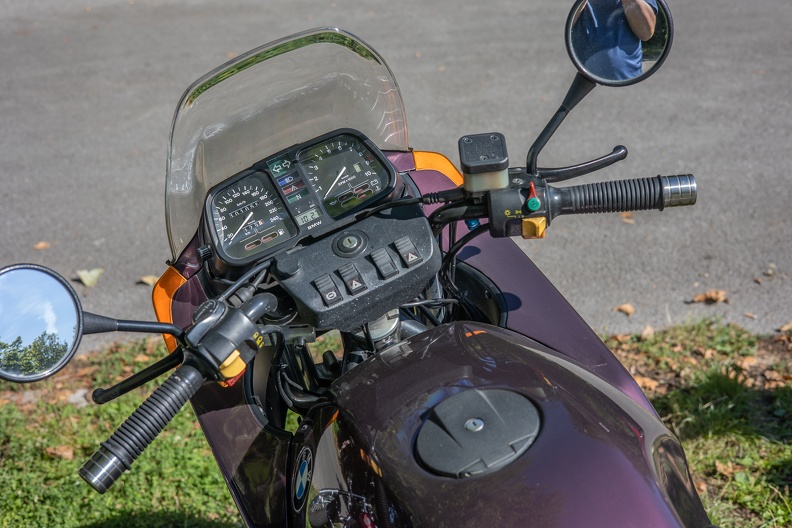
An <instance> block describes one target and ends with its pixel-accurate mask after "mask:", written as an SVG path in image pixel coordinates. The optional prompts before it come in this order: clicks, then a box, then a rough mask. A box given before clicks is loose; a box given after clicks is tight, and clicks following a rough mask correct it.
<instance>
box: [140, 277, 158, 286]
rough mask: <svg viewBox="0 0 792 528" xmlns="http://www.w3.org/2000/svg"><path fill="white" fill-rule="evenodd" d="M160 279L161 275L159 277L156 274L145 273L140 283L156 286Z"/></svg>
mask: <svg viewBox="0 0 792 528" xmlns="http://www.w3.org/2000/svg"><path fill="white" fill-rule="evenodd" d="M158 280H159V277H157V276H156V275H143V276H142V277H140V280H139V281H138V284H146V285H147V286H154V285H155V284H157V281H158Z"/></svg>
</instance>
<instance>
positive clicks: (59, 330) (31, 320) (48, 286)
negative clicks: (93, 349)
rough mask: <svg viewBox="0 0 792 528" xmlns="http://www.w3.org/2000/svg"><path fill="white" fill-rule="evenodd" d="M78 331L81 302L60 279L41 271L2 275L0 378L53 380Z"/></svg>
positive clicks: (16, 268) (19, 268) (8, 271)
mask: <svg viewBox="0 0 792 528" xmlns="http://www.w3.org/2000/svg"><path fill="white" fill-rule="evenodd" d="M81 331H82V312H81V309H80V305H79V301H78V300H77V296H76V294H75V293H74V290H73V289H72V288H71V286H69V284H68V283H66V281H65V280H64V279H62V278H61V277H60V276H58V275H56V274H55V273H54V272H52V271H50V270H48V269H46V268H43V267H41V266H31V265H20V266H12V267H10V268H5V269H3V270H0V378H3V379H7V380H11V381H17V382H28V381H37V380H40V379H44V378H46V377H48V376H51V375H52V374H55V373H56V372H57V371H58V370H60V369H61V368H62V367H63V366H64V365H65V364H66V363H67V362H68V360H69V359H70V358H71V356H72V355H73V354H74V351H75V350H76V348H77V345H78V344H79V339H80V334H81Z"/></svg>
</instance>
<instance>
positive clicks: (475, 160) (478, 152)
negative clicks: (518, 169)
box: [459, 132, 509, 192]
mask: <svg viewBox="0 0 792 528" xmlns="http://www.w3.org/2000/svg"><path fill="white" fill-rule="evenodd" d="M459 160H460V163H461V165H462V174H463V175H464V177H465V183H464V186H465V190H466V191H468V192H482V191H489V190H493V189H504V188H506V187H508V186H509V155H508V153H507V152H506V138H505V137H504V136H503V134H501V133H499V132H490V133H488V134H474V135H470V136H463V137H461V138H460V139H459Z"/></svg>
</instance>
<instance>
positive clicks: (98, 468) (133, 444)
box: [79, 365, 204, 493]
mask: <svg viewBox="0 0 792 528" xmlns="http://www.w3.org/2000/svg"><path fill="white" fill-rule="evenodd" d="M203 382H204V377H203V375H202V374H201V373H200V372H199V371H198V369H196V368H195V367H193V366H191V365H182V366H180V367H179V368H178V369H176V371H175V372H174V373H173V374H172V375H171V376H170V377H169V378H168V379H167V380H165V383H163V384H162V385H161V386H160V387H158V388H157V390H155V391H154V392H153V393H152V394H151V396H149V397H148V398H147V399H146V401H144V402H143V403H142V404H141V405H140V407H138V408H137V409H136V410H135V412H134V413H132V415H131V416H130V417H129V418H127V419H126V421H125V422H124V423H123V424H121V427H119V428H118V429H117V430H116V432H115V433H113V435H112V436H111V437H110V438H109V439H108V440H107V442H103V443H102V444H101V447H100V448H99V450H97V451H96V452H95V453H94V454H93V456H91V458H89V459H88V460H87V461H86V462H85V464H83V465H82V467H81V468H80V472H79V473H80V477H82V478H83V480H85V481H86V482H87V483H88V484H90V485H91V487H92V488H93V489H95V490H96V491H98V492H99V493H104V492H105V491H107V490H108V489H110V487H111V486H112V485H113V483H114V482H115V481H116V480H117V479H118V478H119V477H120V476H121V474H122V473H123V472H124V471H127V470H128V469H129V468H130V466H131V465H132V462H134V461H135V459H137V457H138V456H140V454H141V453H142V452H143V450H144V449H146V447H148V445H149V444H150V443H151V442H152V441H153V440H154V439H155V438H156V437H157V435H158V434H159V433H160V432H161V431H162V430H163V429H164V428H165V426H166V425H168V423H170V421H171V420H172V419H173V417H174V416H176V413H177V412H179V410H180V409H181V408H182V407H183V406H184V404H185V403H187V400H189V399H190V398H191V397H192V396H193V394H195V393H196V392H197V391H198V389H199V388H200V387H201V385H202V384H203Z"/></svg>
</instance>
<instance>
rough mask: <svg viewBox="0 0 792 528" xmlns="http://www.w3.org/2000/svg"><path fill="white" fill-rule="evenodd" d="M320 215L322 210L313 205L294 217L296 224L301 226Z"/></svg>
mask: <svg viewBox="0 0 792 528" xmlns="http://www.w3.org/2000/svg"><path fill="white" fill-rule="evenodd" d="M320 216H322V211H320V210H319V208H318V207H314V208H313V209H311V210H309V211H305V212H304V213H301V214H298V215H297V216H296V217H295V218H294V219H295V220H296V221H297V225H300V226H301V225H305V224H307V223H308V222H310V221H311V220H316V219H317V218H319V217H320Z"/></svg>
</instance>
